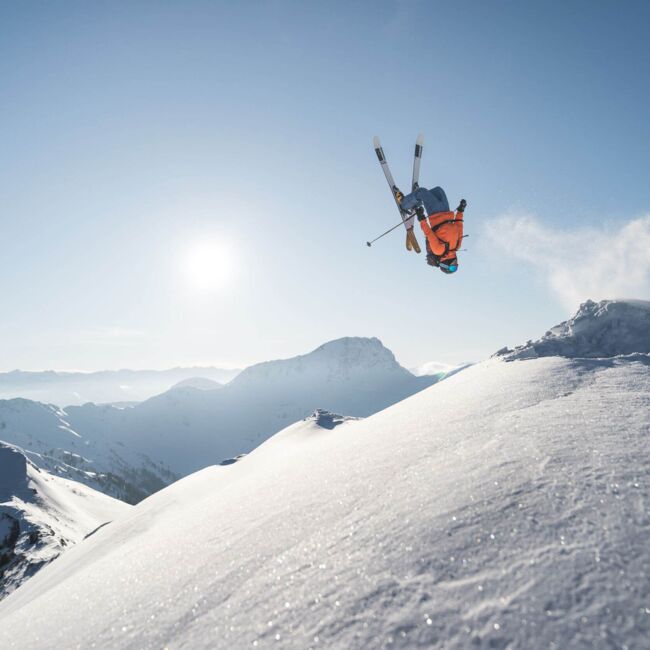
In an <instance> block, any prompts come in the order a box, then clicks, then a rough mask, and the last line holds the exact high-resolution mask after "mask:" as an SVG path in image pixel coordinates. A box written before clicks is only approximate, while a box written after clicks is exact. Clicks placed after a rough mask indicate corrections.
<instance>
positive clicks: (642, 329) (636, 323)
mask: <svg viewBox="0 0 650 650" xmlns="http://www.w3.org/2000/svg"><path fill="white" fill-rule="evenodd" d="M635 353H640V354H648V353H650V302H647V301H644V300H603V301H601V302H599V303H595V302H593V301H592V300H587V302H585V303H583V304H582V305H580V309H578V312H577V313H576V314H575V316H573V318H571V319H569V320H568V321H565V322H563V323H560V324H559V325H556V326H555V327H553V328H552V329H551V330H549V331H548V332H546V334H544V336H543V337H542V338H541V339H539V340H538V341H528V343H527V344H526V345H522V346H519V347H516V348H515V349H514V350H510V349H508V348H504V349H502V350H499V351H498V352H497V356H500V357H503V358H505V359H506V360H508V361H512V360H515V359H536V358H538V357H552V356H559V357H569V358H581V357H582V358H605V357H614V356H620V355H628V354H635Z"/></svg>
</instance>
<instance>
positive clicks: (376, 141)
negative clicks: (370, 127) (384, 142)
mask: <svg viewBox="0 0 650 650" xmlns="http://www.w3.org/2000/svg"><path fill="white" fill-rule="evenodd" d="M372 144H373V145H374V147H375V149H381V142H380V141H379V136H378V135H376V136H375V137H374V138H373V139H372Z"/></svg>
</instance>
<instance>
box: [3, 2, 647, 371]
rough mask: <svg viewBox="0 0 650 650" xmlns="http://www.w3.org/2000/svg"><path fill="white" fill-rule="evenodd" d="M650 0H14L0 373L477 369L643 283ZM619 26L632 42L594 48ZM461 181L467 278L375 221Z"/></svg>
mask: <svg viewBox="0 0 650 650" xmlns="http://www.w3.org/2000/svg"><path fill="white" fill-rule="evenodd" d="M648 19H650V5H648V3H645V2H627V3H625V4H624V5H622V6H619V5H616V4H614V3H611V4H609V3H598V4H596V3H593V2H588V1H586V0H576V1H575V2H571V3H563V4H562V5H558V4H555V3H535V4H533V3H517V4H513V3H510V2H505V1H503V2H500V1H498V2H492V3H489V4H487V3H478V2H468V1H461V2H454V3H446V2H437V3H427V2H420V1H417V0H416V1H413V2H393V1H382V2H377V3H368V2H359V3H352V4H350V3H343V2H334V3H329V4H328V5H327V6H324V5H320V4H314V3H309V4H308V5H305V4H302V3H295V2H272V3H271V2H256V3H240V4H238V5H233V4H232V3H220V2H208V1H207V0H205V1H203V0H191V1H189V2H183V3H180V2H176V1H173V2H172V1H168V2H163V1H161V2H156V3H151V2H131V3H120V4H115V3H110V4H100V3H83V2H76V1H64V2H60V3H55V4H50V3H39V2H25V3H3V4H2V5H0V92H1V93H2V95H3V96H4V97H5V98H9V101H4V102H1V103H0V117H1V118H2V124H3V127H4V135H3V146H2V148H1V149H0V197H1V199H0V228H1V230H0V232H1V233H2V241H3V254H2V256H1V258H0V292H1V293H0V295H2V297H3V313H4V317H3V319H2V320H1V321H0V367H1V368H2V369H3V370H12V369H14V368H21V369H24V370H40V369H58V370H70V369H75V370H85V371H95V370H101V369H118V368H134V369H149V368H153V369H162V368H170V367H175V366H188V365H189V366H191V365H201V366H213V365H214V366H219V367H224V366H226V367H239V368H241V367H244V366H247V365H250V364H252V363H255V362H259V361H266V360H269V359H278V358H288V357H292V356H295V355H298V354H305V353H307V352H309V351H311V350H313V349H315V348H316V347H318V346H319V345H321V344H322V343H324V342H326V341H329V340H333V339H337V338H340V337H344V336H376V337H378V338H379V339H380V340H381V341H382V342H383V343H384V345H385V346H386V347H388V348H389V349H391V350H392V351H393V352H394V353H395V355H396V357H397V359H398V361H399V362H400V363H401V364H402V365H404V366H406V367H413V366H417V365H419V364H422V363H424V362H429V361H438V362H443V363H458V362H462V361H470V360H471V361H474V360H479V359H482V358H485V357H487V356H488V355H490V354H492V353H493V352H495V351H496V350H497V349H499V348H501V347H503V346H505V345H514V344H517V343H520V342H523V341H525V340H527V339H530V338H537V337H539V336H540V335H541V334H543V331H541V330H540V327H541V328H543V327H544V326H545V325H546V324H547V323H557V322H560V321H562V320H564V319H566V318H567V317H568V316H569V315H570V314H571V313H573V312H574V311H575V310H576V309H577V307H578V304H577V303H578V302H580V301H582V300H585V299H587V298H592V299H594V300H598V299H602V298H612V297H636V298H643V299H648V298H650V286H649V283H648V277H649V272H650V218H649V217H648V214H649V213H650V210H649V206H650V187H649V186H648V184H647V182H646V170H647V169H648V166H649V163H650V152H649V150H648V147H647V142H648V141H649V136H650V124H649V123H648V120H647V116H646V107H647V105H648V100H649V99H650V97H649V95H650V89H649V87H648V85H647V84H646V83H643V82H642V79H644V78H648V76H650V49H649V47H648V44H647V37H646V33H645V32H646V26H647V24H648ZM611 43H617V44H618V46H617V47H614V48H613V47H609V46H603V44H611ZM420 131H422V132H424V134H425V136H426V140H425V150H424V159H423V164H422V174H421V180H422V183H423V184H424V185H427V186H432V185H438V184H439V185H442V186H443V187H444V188H445V189H446V190H447V193H448V195H449V197H450V201H451V202H452V203H454V204H455V202H457V200H458V199H460V198H461V197H465V198H466V199H467V201H468V204H469V206H468V209H467V213H466V222H467V228H466V230H467V232H468V233H469V234H470V237H469V239H468V240H467V249H468V250H467V251H466V252H464V253H463V254H462V255H463V256H462V257H461V270H460V272H459V273H458V274H457V276H454V277H453V278H447V277H443V276H442V275H441V274H434V273H433V272H432V270H430V269H428V268H427V267H426V264H425V263H424V260H423V259H422V257H417V256H415V255H411V254H408V253H407V252H406V251H405V250H404V243H403V236H402V233H401V232H399V231H398V232H396V233H394V234H392V235H389V236H388V237H386V238H385V239H383V240H382V241H381V242H378V243H377V244H376V245H375V246H373V248H372V249H368V248H367V247H366V246H365V241H366V240H367V239H369V238H371V237H373V236H376V235H377V234H379V233H381V232H382V231H384V230H386V229H387V228H389V227H390V226H392V225H393V224H394V223H395V221H396V212H395V209H394V206H393V205H392V202H391V198H390V195H389V193H388V191H387V188H386V186H385V181H384V179H383V177H382V175H381V172H380V170H379V167H378V165H377V161H376V159H375V157H374V153H373V151H372V146H371V141H372V136H373V135H375V134H377V135H379V136H381V138H382V143H383V145H384V149H385V151H386V154H387V156H388V158H389V162H390V164H391V167H392V169H393V172H394V174H395V176H396V178H397V181H398V183H399V184H401V185H402V186H405V185H406V183H407V182H408V179H409V178H410V166H411V155H412V148H413V141H414V139H415V137H416V135H417V133H418V132H420Z"/></svg>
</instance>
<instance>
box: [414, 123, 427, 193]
mask: <svg viewBox="0 0 650 650" xmlns="http://www.w3.org/2000/svg"><path fill="white" fill-rule="evenodd" d="M423 146H424V134H423V133H420V134H418V137H417V140H416V141H415V153H414V154H413V179H412V181H411V192H415V190H417V189H418V187H420V185H419V182H420V162H422V148H423Z"/></svg>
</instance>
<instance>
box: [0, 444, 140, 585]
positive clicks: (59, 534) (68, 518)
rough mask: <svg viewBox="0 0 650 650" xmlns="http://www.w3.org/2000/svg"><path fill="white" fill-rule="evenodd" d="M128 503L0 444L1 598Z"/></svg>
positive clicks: (124, 509)
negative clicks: (52, 471) (54, 473)
mask: <svg viewBox="0 0 650 650" xmlns="http://www.w3.org/2000/svg"><path fill="white" fill-rule="evenodd" d="M129 508H130V506H128V505H127V504H125V503H123V502H122V501H118V500H116V499H112V498H111V497H108V496H106V495H105V494H101V493H100V492H97V491H95V490H92V489H90V488H88V487H86V486H84V485H81V484H79V483H76V482H74V481H69V480H66V479H63V478H59V477H56V476H52V475H51V474H49V473H48V472H46V471H43V470H40V469H39V468H38V467H36V466H35V465H34V464H33V463H31V462H30V461H29V460H27V459H26V458H25V456H24V455H23V454H21V453H20V452H19V451H18V450H17V449H15V448H13V447H10V446H7V445H3V444H0V598H2V597H4V596H5V595H6V594H8V593H11V592H12V591H14V590H15V589H16V588H17V587H18V586H20V585H21V584H22V583H23V582H24V581H25V580H26V579H27V578H29V577H30V576H32V575H34V574H35V573H36V571H38V570H39V569H41V568H42V567H44V566H45V565H46V564H48V563H49V562H51V561H52V560H53V559H55V558H56V557H58V556H59V554H60V553H61V552H63V551H64V550H65V549H66V548H69V547H70V546H72V545H74V544H76V543H78V542H80V541H81V540H82V539H83V538H84V537H85V536H86V535H88V534H90V533H91V532H92V531H94V530H95V529H97V528H98V527H99V526H101V525H103V524H105V523H107V522H110V521H112V520H113V519H115V518H116V517H117V516H119V515H122V514H124V513H125V512H127V511H128V509H129Z"/></svg>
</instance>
